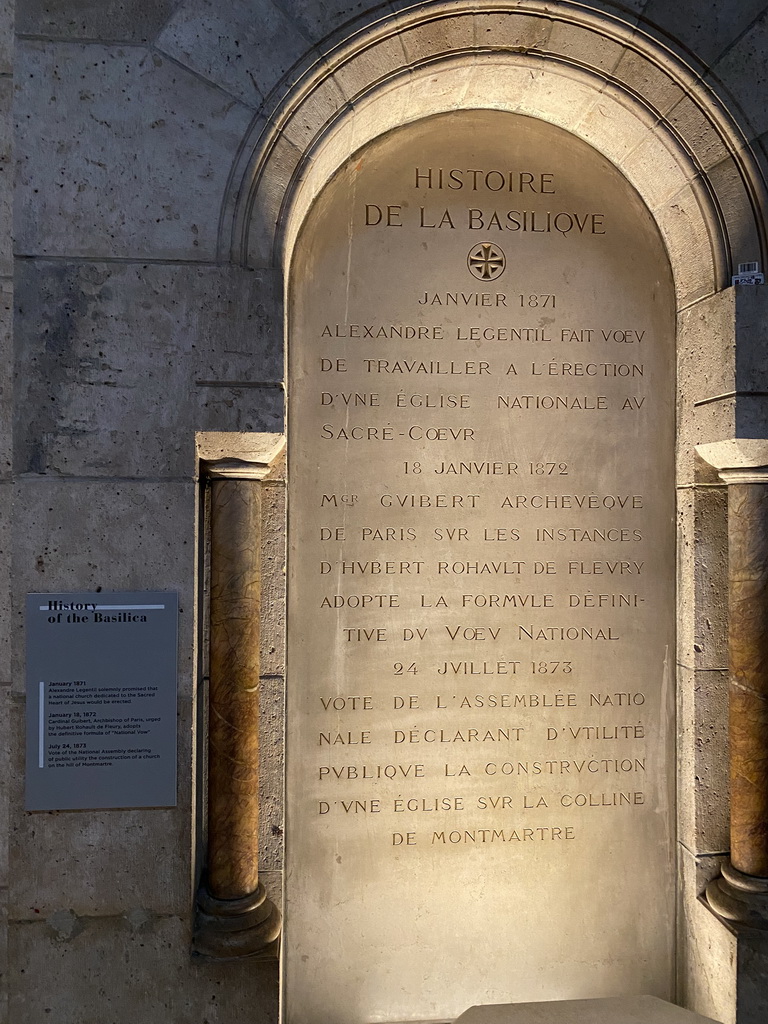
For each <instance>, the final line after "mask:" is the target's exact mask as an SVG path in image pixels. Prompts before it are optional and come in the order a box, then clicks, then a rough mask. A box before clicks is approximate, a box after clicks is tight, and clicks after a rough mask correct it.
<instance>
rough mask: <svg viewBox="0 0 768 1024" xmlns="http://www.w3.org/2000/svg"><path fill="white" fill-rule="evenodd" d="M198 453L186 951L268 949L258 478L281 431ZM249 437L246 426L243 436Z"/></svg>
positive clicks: (271, 938) (277, 447)
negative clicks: (199, 871) (203, 537)
mask: <svg viewBox="0 0 768 1024" xmlns="http://www.w3.org/2000/svg"><path fill="white" fill-rule="evenodd" d="M255 437H256V439H258V438H260V437H261V438H264V444H263V446H261V447H259V445H258V444H254V442H253V441H252V446H253V447H252V450H249V451H248V452H246V453H242V452H238V456H242V455H243V454H244V455H245V457H234V458H231V457H230V458H227V457H223V458H218V459H209V460H205V461H203V464H202V465H203V471H204V472H205V473H206V474H207V476H208V477H209V478H211V508H210V565H211V568H210V659H209V661H210V684H209V701H208V704H209V710H208V720H209V727H208V850H207V864H206V872H205V876H204V881H203V884H202V885H201V887H200V890H199V892H198V899H197V920H196V929H195V940H194V948H195V952H196V953H198V954H200V955H203V956H208V957H215V958H217V959H230V958H236V957H242V956H254V955H261V956H272V955H275V953H276V946H277V939H278V936H279V934H280V915H279V913H278V910H277V908H276V907H275V906H274V904H273V903H272V902H271V900H270V899H269V898H268V897H267V896H266V894H265V892H264V887H263V886H262V885H261V883H260V882H259V844H258V829H259V646H260V633H261V630H260V612H261V600H260V593H261V564H260V563H261V559H260V551H261V483H260V481H261V480H263V479H264V477H265V476H266V475H267V474H268V473H269V471H270V468H271V465H272V463H273V462H274V460H275V458H276V457H277V455H278V454H279V452H280V451H281V449H282V446H283V442H282V439H280V440H278V441H277V442H275V435H255ZM251 438H252V439H253V435H251Z"/></svg>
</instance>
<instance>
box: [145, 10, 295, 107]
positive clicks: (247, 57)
mask: <svg viewBox="0 0 768 1024" xmlns="http://www.w3.org/2000/svg"><path fill="white" fill-rule="evenodd" d="M155 45H156V46H157V48H158V49H159V50H160V51H162V52H163V53H167V54H168V56H169V57H173V58H174V60H176V61H178V62H179V64H182V65H184V66H185V67H188V68H190V69H191V70H192V71H194V72H196V73H197V74H198V75H200V76H201V77H202V78H205V79H207V80H208V81H210V82H214V83H215V84H216V85H218V86H219V87H220V88H221V89H223V90H225V91H226V92H228V93H230V94H231V95H232V96H236V97H237V99H238V100H240V102H242V103H245V104H246V105H247V106H249V107H252V108H256V107H258V106H259V105H260V104H261V102H262V101H263V100H264V98H265V96H266V95H267V93H269V91H270V89H271V88H272V87H273V86H274V84H275V83H276V82H277V81H278V80H279V79H280V78H282V76H283V75H284V74H285V72H286V71H288V69H289V68H290V67H291V66H292V65H293V64H294V63H295V62H296V61H297V60H298V59H299V57H301V56H302V55H303V54H304V52H305V51H306V50H307V48H308V45H309V40H308V39H307V37H306V36H305V35H304V34H303V33H302V32H301V31H300V29H299V27H298V26H297V25H296V24H295V23H294V21H293V19H292V18H291V17H290V15H289V14H288V13H286V12H285V11H283V10H282V9H281V6H280V5H279V4H272V3H268V4H262V5H261V6H260V7H259V9H258V12H256V11H255V10H254V4H253V2H252V0H230V2H229V3H227V4H220V3H216V2H214V0H187V2H186V3H183V4H181V5H179V6H178V7H177V9H176V10H175V11H174V13H173V15H172V16H171V17H170V18H169V20H168V22H167V24H166V25H165V26H164V28H163V30H162V32H161V33H160V35H159V36H158V38H157V41H156V44H155Z"/></svg>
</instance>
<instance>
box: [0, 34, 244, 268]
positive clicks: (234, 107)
mask: <svg viewBox="0 0 768 1024" xmlns="http://www.w3.org/2000/svg"><path fill="white" fill-rule="evenodd" d="M18 54H19V56H18V61H19V66H18V74H17V80H18V86H19V92H18V95H17V98H16V105H15V114H16V119H17V122H18V124H19V141H18V160H19V165H18V166H19V175H18V179H17V206H16V222H15V235H16V250H17V252H21V253H40V254H45V255H48V256H51V255H59V254H61V255H63V254H67V255H77V256H85V257H99V256H108V257H126V256H140V255H143V254H145V253H148V252H149V253H151V254H152V258H153V259H174V258H176V259H177V258H182V259H189V260H206V259H211V258H212V257H214V256H215V253H216V244H217V232H218V211H219V205H220V201H221V195H222V192H223V190H224V187H225V184H226V181H227V175H228V173H229V167H230V164H231V161H232V159H233V157H234V155H235V153H236V151H237V147H238V144H239V142H240V139H241V137H242V135H243V133H244V132H245V130H246V128H247V126H248V124H249V122H250V120H251V116H252V111H251V110H250V109H249V108H247V107H245V106H243V105H242V104H240V103H239V102H238V101H237V100H235V99H234V98H233V97H231V96H229V95H228V94H226V93H224V92H222V91H221V90H220V89H219V88H217V87H216V86H215V85H213V84H210V83H207V82H205V81H204V80H203V79H201V78H200V77H199V76H197V75H195V74H193V73H192V72H189V71H186V70H184V69H183V68H180V67H179V65H178V64H177V63H176V62H175V61H172V60H169V59H168V58H167V57H165V56H162V55H160V54H159V53H156V52H150V51H149V50H146V49H144V48H142V47H136V46H131V47H125V48H120V47H115V46H107V45H96V44H91V45H88V46H85V45H82V44H78V43H69V42H61V43H59V42H56V43H47V42H42V41H38V40H34V41H30V40H24V41H23V42H22V43H20V45H19V51H18ZM116 96H119V97H120V103H119V104H116V102H115V97H116ZM43 122H44V123H45V125H46V131H45V138H43V137H42V136H41V134H40V132H39V131H38V130H37V126H38V125H39V124H41V123H43Z"/></svg>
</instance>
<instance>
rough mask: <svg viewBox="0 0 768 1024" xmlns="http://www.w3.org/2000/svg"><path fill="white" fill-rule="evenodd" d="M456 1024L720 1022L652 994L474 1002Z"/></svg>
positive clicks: (717, 1023)
mask: <svg viewBox="0 0 768 1024" xmlns="http://www.w3.org/2000/svg"><path fill="white" fill-rule="evenodd" d="M455 1024H719V1022H718V1021H713V1020H712V1018H711V1017H702V1016H701V1014H699V1013H692V1012H691V1011H690V1010H684V1009H682V1007H680V1006H674V1005H673V1004H672V1003H667V1002H665V1001H664V1000H663V999H657V998H656V997H655V996H618V997H616V998H609V999H566V1000H563V1001H557V1002H551V1003H497V1004H494V1005H493V1006H473V1007H471V1008H470V1009H469V1010H466V1011H465V1012H464V1013H462V1015H461V1016H460V1017H457V1018H456V1021H455Z"/></svg>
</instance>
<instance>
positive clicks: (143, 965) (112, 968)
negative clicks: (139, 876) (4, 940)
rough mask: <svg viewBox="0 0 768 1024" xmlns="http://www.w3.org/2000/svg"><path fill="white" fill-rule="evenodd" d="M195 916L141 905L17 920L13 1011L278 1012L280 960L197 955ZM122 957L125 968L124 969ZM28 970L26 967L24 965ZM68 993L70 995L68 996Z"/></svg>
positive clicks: (76, 1014) (111, 1015)
mask: <svg viewBox="0 0 768 1024" xmlns="http://www.w3.org/2000/svg"><path fill="white" fill-rule="evenodd" d="M190 939H191V934H190V923H189V920H188V919H187V918H186V917H185V918H179V917H169V916H164V915H162V914H154V913H153V912H152V911H151V910H149V909H145V908H142V907H140V906H134V907H133V908H130V909H129V908H126V913H125V914H122V915H119V916H113V917H88V916H86V917H79V916H76V915H67V914H66V913H63V914H61V915H60V916H59V917H53V916H52V917H51V918H49V919H48V920H47V921H46V920H39V921H34V922H31V921H30V922H17V923H14V924H13V925H12V946H11V949H12V957H11V972H12V975H13V976H14V977H15V979H17V981H18V980H19V979H20V978H21V979H25V978H34V979H40V978H45V984H44V985H42V984H39V983H34V984H25V985H23V986H21V985H19V984H14V986H13V989H12V991H11V1000H10V1019H11V1020H16V1021H29V1022H30V1024H32V1022H35V1024H37V1022H41V1024H42V1022H44V1021H47V1020H49V1019H51V1020H53V1019H55V1020H56V1021H57V1024H104V1021H105V1020H109V1021H110V1024H112V1022H114V1024H129V1022H131V1021H136V1020H142V1021H152V1022H154V1021H161V1020H164V1021H173V1022H174V1024H176V1022H178V1024H183V1022H186V1021H198V1020H199V1021H205V1020H208V1021H209V1022H215V1024H224V1022H225V1021H236V1022H238V1024H240V1022H246V1021H252V1020H253V1017H254V1007H257V1008H258V1013H259V1015H260V1018H259V1019H261V1020H264V1021H267V1020H275V1019H276V1016H277V965H276V963H275V962H274V961H273V962H271V963H259V962H255V961H253V960H245V961H243V962H241V963H234V964H233V963H225V964H216V963H205V962H200V961H192V960H191V958H190V954H189V944H190ZM117 965H120V966H119V969H117ZM22 970H23V971H24V974H23V975H21V974H20V972H21V971H22ZM62 992H66V993H67V998H66V999H62V998H61V994H62Z"/></svg>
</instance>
